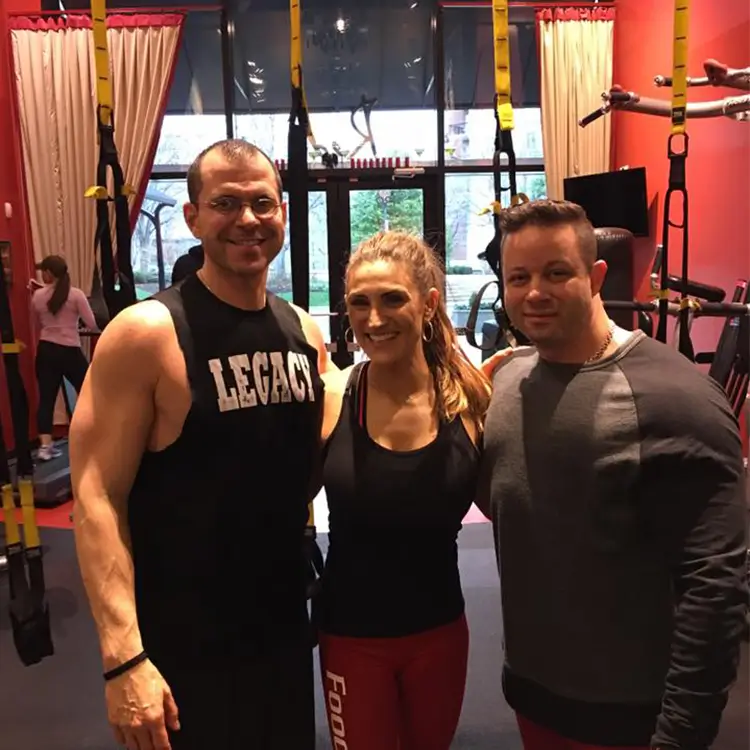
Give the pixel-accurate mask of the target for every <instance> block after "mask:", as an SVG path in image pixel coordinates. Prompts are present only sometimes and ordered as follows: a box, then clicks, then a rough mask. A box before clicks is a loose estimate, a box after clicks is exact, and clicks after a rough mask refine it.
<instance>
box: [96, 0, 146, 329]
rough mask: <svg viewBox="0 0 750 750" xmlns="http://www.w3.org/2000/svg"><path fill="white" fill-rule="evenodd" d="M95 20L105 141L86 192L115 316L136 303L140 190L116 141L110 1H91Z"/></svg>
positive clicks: (101, 138) (99, 128)
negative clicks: (135, 224)
mask: <svg viewBox="0 0 750 750" xmlns="http://www.w3.org/2000/svg"><path fill="white" fill-rule="evenodd" d="M91 23H92V31H93V39H94V63H95V67H96V98H97V106H96V116H97V133H98V140H99V160H98V162H97V166H96V185H94V186H92V187H90V188H89V189H88V190H86V192H85V196H86V197H87V198H93V199H95V200H96V230H95V233H94V253H95V256H96V254H97V253H98V254H99V264H100V268H101V277H102V284H101V285H102V293H103V295H104V301H105V302H106V304H107V308H108V310H109V314H110V317H114V316H115V315H117V313H119V312H120V311H121V310H123V309H125V308H126V307H128V306H129V305H132V304H134V303H135V302H136V294H135V279H134V277H133V266H132V260H131V257H130V254H131V230H130V208H129V206H128V198H129V197H130V196H131V195H133V194H134V193H135V191H134V190H133V188H132V186H130V185H127V184H126V183H125V176H124V173H123V169H122V166H121V164H120V158H119V155H118V153H117V145H116V143H115V137H114V132H115V127H114V109H113V97H112V83H111V80H110V75H109V47H108V45H107V10H106V0H91ZM108 171H111V173H112V182H113V195H112V196H110V195H109V191H108V188H107V173H108ZM110 203H114V209H115V240H116V244H117V251H116V253H115V252H113V246H112V229H111V226H110V220H109V204H110Z"/></svg>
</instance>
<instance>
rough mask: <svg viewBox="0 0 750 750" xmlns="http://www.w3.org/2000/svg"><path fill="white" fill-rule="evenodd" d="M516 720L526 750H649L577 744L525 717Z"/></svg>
mask: <svg viewBox="0 0 750 750" xmlns="http://www.w3.org/2000/svg"><path fill="white" fill-rule="evenodd" d="M516 718H517V719H518V728H519V730H520V731H521V739H522V740H523V747H524V750H648V748H647V747H630V746H629V747H625V746H621V747H612V746H608V747H604V746H602V745H587V744H585V743H584V742H576V741H575V740H568V739H566V738H565V737H561V736H560V735H559V734H557V733H555V732H552V731H551V730H549V729H544V728H543V727H540V726H537V725H536V724H534V723H532V722H530V721H529V720H528V719H524V717H523V716H518V715H517V716H516Z"/></svg>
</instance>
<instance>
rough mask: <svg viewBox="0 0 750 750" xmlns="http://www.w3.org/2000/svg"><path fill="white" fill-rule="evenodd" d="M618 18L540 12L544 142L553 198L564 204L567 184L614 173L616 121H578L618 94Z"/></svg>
mask: <svg viewBox="0 0 750 750" xmlns="http://www.w3.org/2000/svg"><path fill="white" fill-rule="evenodd" d="M614 14H615V11H614V10H612V9H609V8H606V9H605V8H597V9H577V8H565V9H562V8H557V9H544V10H539V11H537V22H538V24H539V47H540V59H541V89H542V92H541V93H542V139H543V143H544V163H545V172H546V178H547V195H548V197H549V198H551V199H553V200H560V199H562V198H563V180H564V179H565V178H566V177H576V176H579V175H585V174H595V173H597V172H606V171H608V170H609V169H610V144H611V127H612V121H611V118H610V117H601V118H600V119H599V120H597V121H596V122H594V123H593V124H591V125H589V126H588V127H586V128H582V127H580V126H579V125H578V121H579V120H580V119H581V118H582V117H584V116H585V115H587V114H588V113H589V112H592V111H593V110H595V109H596V108H597V107H598V106H600V105H601V103H602V99H601V95H602V92H604V91H609V90H610V88H612V49H613V38H614Z"/></svg>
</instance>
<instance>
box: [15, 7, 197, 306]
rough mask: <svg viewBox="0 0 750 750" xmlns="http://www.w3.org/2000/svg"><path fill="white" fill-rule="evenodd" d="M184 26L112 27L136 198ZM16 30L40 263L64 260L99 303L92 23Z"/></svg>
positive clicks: (119, 137) (122, 21)
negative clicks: (88, 194)
mask: <svg viewBox="0 0 750 750" xmlns="http://www.w3.org/2000/svg"><path fill="white" fill-rule="evenodd" d="M182 23H183V16H181V15H179V14H170V15H167V16H164V15H154V16H150V15H148V14H143V15H133V16H110V17H109V18H108V19H107V26H108V29H107V42H108V46H109V54H110V71H111V72H110V76H111V81H112V88H113V98H114V113H115V142H116V144H117V150H118V154H119V157H120V163H121V165H122V168H123V171H124V173H125V180H126V182H127V183H128V184H129V185H131V186H132V187H133V188H134V189H135V190H136V191H139V190H141V189H142V188H144V187H145V180H144V177H147V174H148V172H150V170H151V166H152V161H153V156H154V152H155V144H156V141H157V140H158V131H159V130H160V129H161V122H162V119H163V113H164V110H165V107H166V96H167V95H168V89H169V85H170V82H171V78H172V71H173V67H174V63H175V59H176V56H177V49H178V46H179V41H180V35H181V30H182ZM11 25H12V31H11V35H12V45H13V59H14V64H15V79H16V88H17V92H18V100H19V112H20V120H21V134H22V139H23V159H24V168H25V175H26V189H27V194H28V205H29V218H30V224H31V235H32V241H33V252H34V258H35V261H37V262H38V261H39V260H41V259H42V258H44V257H45V256H47V255H51V254H58V255H63V256H65V258H66V259H67V261H68V266H69V268H70V274H71V281H72V283H73V284H74V285H75V286H78V287H80V288H81V289H83V291H84V292H85V293H86V294H90V293H91V284H92V279H93V270H94V262H95V250H94V228H95V225H96V204H95V201H94V200H93V199H88V198H85V197H84V192H85V191H86V189H87V188H89V187H91V186H92V185H93V184H94V183H95V181H96V164H97V160H98V141H97V115H96V73H95V65H94V51H93V34H92V31H91V22H90V19H89V18H88V17H86V16H74V15H71V16H69V17H68V19H67V21H65V20H54V21H44V20H36V19H34V20H31V19H25V18H16V19H13V21H12V24H11ZM131 200H132V201H133V202H135V199H134V198H133V199H131ZM131 206H132V203H131Z"/></svg>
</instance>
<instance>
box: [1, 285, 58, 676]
mask: <svg viewBox="0 0 750 750" xmlns="http://www.w3.org/2000/svg"><path fill="white" fill-rule="evenodd" d="M0 338H2V353H3V363H4V365H5V378H6V381H7V386H8V400H9V401H10V409H11V418H12V421H13V440H14V442H15V453H16V478H17V482H18V492H19V495H20V497H21V511H22V514H23V530H24V541H25V545H24V544H23V543H22V542H21V535H20V532H19V528H18V523H17V521H16V515H15V512H16V511H15V499H14V495H13V484H12V477H11V472H10V466H9V464H8V453H7V448H6V446H5V438H4V435H3V428H2V424H0V484H2V494H3V501H2V502H3V514H4V518H5V541H6V555H7V560H8V573H9V583H10V622H11V627H12V630H13V642H14V643H15V646H16V651H17V652H18V656H19V657H20V659H21V661H22V662H23V663H24V664H25V665H26V666H30V665H32V664H37V663H38V662H40V661H41V660H42V659H44V658H45V657H46V656H51V655H52V654H53V653H54V647H53V645H52V634H51V631H50V621H49V608H48V606H47V601H46V590H45V584H44V563H43V561H42V545H41V542H40V539H39V529H38V527H37V525H36V511H35V508H34V484H33V476H34V462H33V459H32V457H31V447H30V445H29V401H28V397H27V394H26V388H25V387H24V384H23V378H22V377H21V370H20V368H19V363H18V356H19V354H20V352H21V351H22V349H23V347H22V345H21V344H19V342H17V341H16V337H15V331H14V329H13V317H12V315H11V309H10V300H9V299H8V289H7V287H6V285H5V279H0ZM27 568H28V579H27V576H26V571H27Z"/></svg>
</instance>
